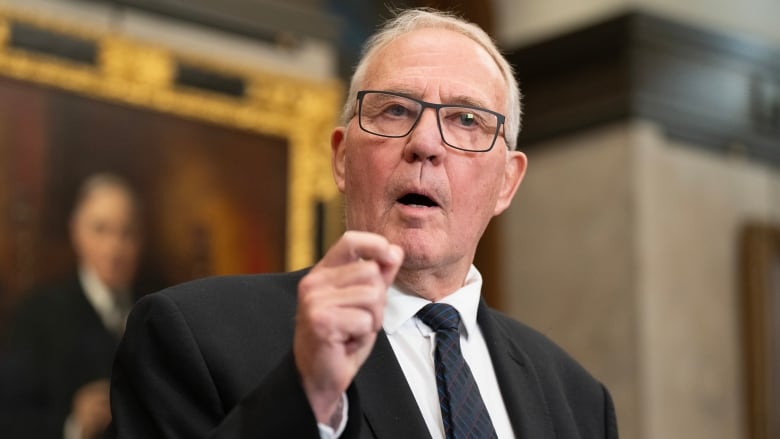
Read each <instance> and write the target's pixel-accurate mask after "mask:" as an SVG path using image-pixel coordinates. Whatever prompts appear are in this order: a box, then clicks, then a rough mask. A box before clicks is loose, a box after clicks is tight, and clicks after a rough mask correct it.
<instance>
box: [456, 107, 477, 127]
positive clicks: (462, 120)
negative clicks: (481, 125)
mask: <svg viewBox="0 0 780 439" xmlns="http://www.w3.org/2000/svg"><path fill="white" fill-rule="evenodd" d="M458 123H459V124H460V125H462V126H464V127H471V126H474V125H476V124H477V116H476V115H475V114H474V113H470V112H465V111H464V112H462V113H459V114H458Z"/></svg>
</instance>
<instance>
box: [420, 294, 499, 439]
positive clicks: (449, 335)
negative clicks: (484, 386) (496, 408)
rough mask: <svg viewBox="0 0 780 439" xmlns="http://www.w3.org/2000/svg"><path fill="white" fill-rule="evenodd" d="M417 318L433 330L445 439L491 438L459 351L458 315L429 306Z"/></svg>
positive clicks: (448, 307) (474, 385)
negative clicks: (434, 332)
mask: <svg viewBox="0 0 780 439" xmlns="http://www.w3.org/2000/svg"><path fill="white" fill-rule="evenodd" d="M417 317H419V318H420V320H422V321H423V323H425V324H426V325H428V326H429V327H430V328H431V329H433V330H434V331H436V349H435V351H434V367H435V369H436V387H437V388H438V391H439V405H440V406H441V417H442V422H443V423H444V434H445V436H446V437H447V439H467V438H473V439H486V438H495V437H496V432H495V430H494V429H493V423H492V422H490V415H488V412H487V409H486V408H485V403H484V402H483V401H482V397H481V396H480V394H479V389H478V388H477V383H476V381H474V376H473V375H472V374H471V369H469V366H468V364H466V360H465V359H464V358H463V354H462V353H461V351H460V334H459V333H458V326H459V325H460V315H459V314H458V311H457V310H456V309H455V308H453V307H452V306H451V305H447V304H445V303H429V304H428V305H425V306H424V307H423V308H422V309H421V310H420V311H419V312H418V313H417Z"/></svg>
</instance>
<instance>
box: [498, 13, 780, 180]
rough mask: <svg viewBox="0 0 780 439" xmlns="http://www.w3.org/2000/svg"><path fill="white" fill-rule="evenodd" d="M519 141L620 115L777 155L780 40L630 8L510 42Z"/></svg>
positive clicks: (759, 155)
mask: <svg viewBox="0 0 780 439" xmlns="http://www.w3.org/2000/svg"><path fill="white" fill-rule="evenodd" d="M508 57H509V59H510V62H512V64H514V65H515V67H516V70H517V76H518V78H519V80H520V85H521V88H522V90H523V95H524V97H525V101H524V106H525V107H524V113H525V117H524V122H523V131H522V132H521V134H520V137H519V144H520V146H521V147H522V148H533V147H534V145H535V144H537V143H539V142H541V141H543V140H547V139H549V138H553V137H556V136H559V135H564V134H568V133H571V132H575V131H577V130H580V129H585V128H588V127H592V126H595V125H599V124H603V123H608V122H611V121H616V120H625V119H632V118H642V119H647V120H650V121H653V122H655V123H657V124H659V126H660V127H661V128H662V129H663V130H664V131H665V132H666V134H667V135H668V136H669V137H671V138H675V139H680V140H683V141H685V142H686V143H690V144H695V145H700V146H703V147H707V148H710V149H713V150H716V151H719V152H725V153H733V154H738V155H743V156H747V157H749V158H751V159H755V160H759V161H765V162H770V163H772V164H774V165H780V48H775V47H770V46H769V45H768V44H766V43H763V42H762V41H758V40H756V39H751V38H747V37H743V36H738V35H734V34H728V33H725V32H718V31H713V30H706V29H702V28H699V27H696V26H692V25H689V24H684V23H680V22H676V21H672V20H669V19H666V18H662V17H659V16H656V15H652V14H649V13H646V12H641V11H634V12H627V13H623V14H620V15H618V16H616V17H613V18H610V19H607V20H605V21H602V22H599V23H595V24H592V25H590V26H587V27H584V28H581V29H579V30H576V31H573V32H570V33H567V34H565V35H561V36H558V37H554V38H551V39H548V40H545V41H542V42H538V43H535V44H531V45H529V46H525V47H521V48H517V49H515V50H512V51H510V52H509V55H508Z"/></svg>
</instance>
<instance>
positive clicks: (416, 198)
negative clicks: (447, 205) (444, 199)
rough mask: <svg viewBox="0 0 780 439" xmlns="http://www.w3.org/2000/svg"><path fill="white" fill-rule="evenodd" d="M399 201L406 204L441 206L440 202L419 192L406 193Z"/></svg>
mask: <svg viewBox="0 0 780 439" xmlns="http://www.w3.org/2000/svg"><path fill="white" fill-rule="evenodd" d="M398 202H399V203H401V204H403V205H405V206H420V207H438V206H439V204H438V203H437V202H436V201H434V200H432V199H431V198H430V197H428V196H426V195H423V194H417V193H409V194H406V195H404V196H402V197H401V198H399V199H398Z"/></svg>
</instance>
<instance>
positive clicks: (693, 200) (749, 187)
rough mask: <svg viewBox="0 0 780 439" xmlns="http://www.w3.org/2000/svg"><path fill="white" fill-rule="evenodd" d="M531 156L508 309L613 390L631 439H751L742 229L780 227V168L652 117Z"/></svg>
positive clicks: (513, 224)
mask: <svg viewBox="0 0 780 439" xmlns="http://www.w3.org/2000/svg"><path fill="white" fill-rule="evenodd" d="M529 157H530V164H529V170H528V175H527V177H526V181H525V182H524V183H523V185H522V186H521V188H520V191H519V193H518V195H517V197H516V199H515V203H514V204H513V206H512V207H511V208H510V210H509V211H508V212H507V213H506V214H505V215H504V217H503V218H502V219H501V225H502V229H503V230H504V233H505V235H506V236H507V238H508V240H509V241H510V242H511V243H512V245H511V246H506V247H505V248H506V251H507V253H506V255H504V258H503V260H504V261H507V266H506V267H505V270H504V272H505V273H506V279H505V280H506V283H507V285H508V287H507V288H506V290H507V291H513V292H514V294H512V295H511V297H508V298H506V301H505V303H507V305H508V308H509V312H510V313H511V314H512V315H513V316H515V317H517V318H519V319H521V320H523V321H525V322H527V323H529V324H530V325H532V326H533V327H535V328H537V329H539V330H541V331H542V332H543V333H545V334H547V335H548V336H549V337H551V338H552V339H553V340H555V341H557V342H559V343H560V344H561V345H562V346H563V347H564V348H565V349H567V350H568V351H569V352H570V353H571V354H572V355H573V356H575V357H576V358H577V359H578V360H580V361H581V362H582V363H583V364H584V365H585V366H586V367H587V368H588V369H589V370H591V371H592V372H593V374H594V375H595V376H596V377H597V378H599V379H601V380H603V381H604V382H605V383H606V384H607V385H608V386H609V388H610V390H611V391H612V394H613V397H614V399H615V403H616V406H617V410H618V416H619V418H618V423H619V425H620V430H621V435H622V437H627V438H637V439H677V438H679V439H687V438H700V437H701V438H704V437H706V438H714V439H718V438H722V439H739V438H743V437H745V433H744V431H745V420H744V419H745V418H744V413H743V395H742V392H743V388H742V375H741V374H742V373H743V370H742V363H741V360H740V349H741V347H740V342H739V339H738V338H739V330H740V326H739V325H740V323H739V321H738V308H737V306H738V302H737V301H738V298H739V297H738V295H739V294H740V290H739V272H738V233H739V230H740V228H741V227H742V226H743V225H745V224H746V223H747V222H749V221H754V220H760V221H767V220H771V221H774V222H776V223H780V170H778V169H774V168H771V167H767V166H764V165H761V164H757V163H754V162H750V161H746V160H742V159H739V158H734V157H726V156H723V155H718V154H715V153H712V152H709V151H706V150H704V149H702V148H695V147H690V146H681V145H679V144H677V143H675V142H673V141H670V140H669V139H667V138H665V137H664V135H663V133H662V132H661V131H659V130H658V129H657V128H656V127H655V126H654V125H652V124H650V123H645V122H631V123H624V124H615V125H610V126H606V127H602V128H598V129H593V130H590V131H587V132H583V133H580V134H578V135H576V136H573V137H568V138H563V139H560V140H556V141H552V142H549V143H547V144H544V145H540V146H539V147H537V148H535V149H533V150H531V151H529Z"/></svg>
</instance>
